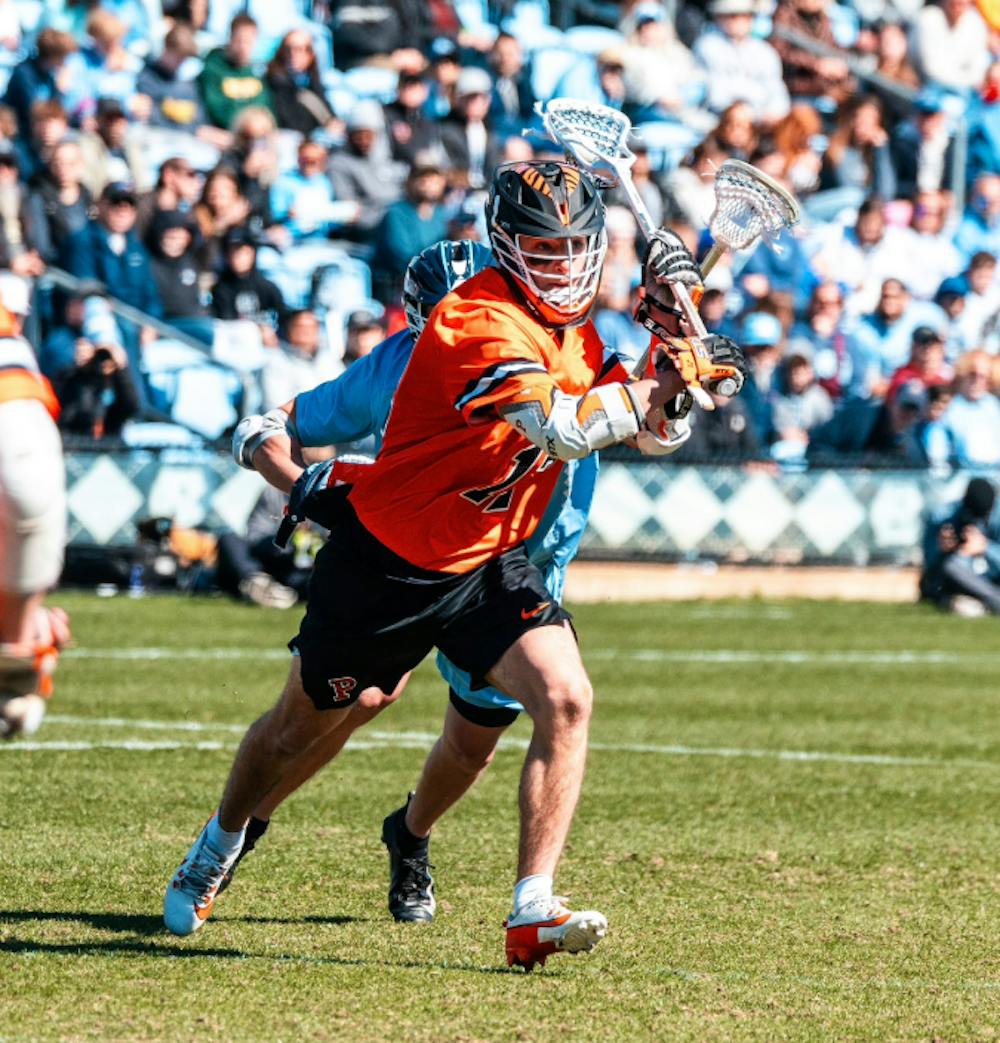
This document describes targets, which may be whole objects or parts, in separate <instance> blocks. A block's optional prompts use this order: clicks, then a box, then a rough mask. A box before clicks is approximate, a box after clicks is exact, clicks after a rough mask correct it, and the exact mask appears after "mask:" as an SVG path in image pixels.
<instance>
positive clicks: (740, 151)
mask: <svg viewBox="0 0 1000 1043" xmlns="http://www.w3.org/2000/svg"><path fill="white" fill-rule="evenodd" d="M711 136H712V139H713V140H714V141H715V143H716V144H717V145H718V146H719V148H720V150H721V151H722V152H723V153H724V154H725V155H726V156H727V157H728V158H729V159H739V160H742V161H743V162H746V161H747V160H748V159H749V158H750V157H751V156H752V155H753V154H754V152H756V151H757V144H758V141H759V135H758V133H757V123H756V121H755V120H754V114H753V107H752V106H751V105H750V103H749V102H746V101H734V102H733V103H732V105H728V106H727V107H726V108H725V109H724V110H723V111H722V113H721V114H720V115H719V122H718V125H717V126H716V128H715V129H714V130H713V131H712V135H711Z"/></svg>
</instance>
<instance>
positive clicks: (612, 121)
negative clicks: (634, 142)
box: [535, 98, 635, 188]
mask: <svg viewBox="0 0 1000 1043" xmlns="http://www.w3.org/2000/svg"><path fill="white" fill-rule="evenodd" d="M535 111H536V112H537V113H538V115H539V116H541V117H542V121H543V122H544V124H545V130H546V132H547V133H548V135H549V137H550V138H551V139H552V140H553V141H554V142H556V144H558V145H560V146H561V147H562V149H563V151H564V152H565V153H566V158H567V159H568V160H569V161H570V162H571V163H575V164H576V165H577V166H578V167H582V168H583V169H584V170H586V171H587V172H588V173H589V174H590V176H591V177H592V178H593V179H594V180H595V181H596V182H597V186H598V188H613V187H614V186H615V185H617V184H618V180H619V177H620V172H621V170H622V169H627V168H628V167H630V166H631V165H632V164H633V163H634V162H635V156H634V155H633V154H632V152H631V151H630V150H629V147H628V136H629V133H630V131H631V130H632V123H631V121H630V120H629V118H628V117H627V116H624V115H622V113H620V112H619V111H618V110H617V109H613V108H611V107H610V106H609V105H598V104H597V103H595V102H586V101H576V100H574V99H573V98H553V99H552V100H551V101H548V102H542V101H540V102H537V103H536V104H535Z"/></svg>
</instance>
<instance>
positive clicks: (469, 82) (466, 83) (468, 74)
mask: <svg viewBox="0 0 1000 1043" xmlns="http://www.w3.org/2000/svg"><path fill="white" fill-rule="evenodd" d="M492 90H493V81H492V80H491V79H490V74H489V73H488V72H487V71H486V70H485V69H478V68H476V67H475V66H469V67H468V68H467V69H463V70H462V71H461V72H460V73H459V74H458V79H457V80H456V81H455V97H456V98H464V97H465V96H466V95H468V94H489V93H490V91H492Z"/></svg>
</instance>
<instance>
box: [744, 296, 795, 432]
mask: <svg viewBox="0 0 1000 1043" xmlns="http://www.w3.org/2000/svg"><path fill="white" fill-rule="evenodd" d="M784 339H785V336H784V330H782V328H781V320H780V319H779V318H778V317H777V316H776V315H771V314H770V313H769V312H765V311H755V312H751V313H750V314H749V315H747V316H746V317H745V318H744V320H743V323H742V325H741V327H740V340H739V343H740V346H741V347H742V348H743V349H744V350H745V352H746V357H747V363H748V365H749V368H750V375H749V377H748V378H747V381H746V384H745V385H744V387H743V390H742V391H741V392H740V394H741V396H742V398H743V404H744V406H745V407H746V412H747V416H748V417H749V418H750V423H751V424H752V425H753V431H754V437H755V438H756V440H757V443H758V445H760V446H762V447H763V446H769V445H770V444H771V442H772V441H773V439H774V434H775V430H774V415H773V412H772V409H771V403H772V400H773V398H774V395H775V394H776V393H777V378H778V367H779V366H780V364H781V357H782V348H783V345H784Z"/></svg>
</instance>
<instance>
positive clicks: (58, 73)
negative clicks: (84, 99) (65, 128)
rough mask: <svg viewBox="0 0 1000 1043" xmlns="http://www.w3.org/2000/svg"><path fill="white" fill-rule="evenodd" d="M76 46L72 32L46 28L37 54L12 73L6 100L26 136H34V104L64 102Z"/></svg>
mask: <svg viewBox="0 0 1000 1043" xmlns="http://www.w3.org/2000/svg"><path fill="white" fill-rule="evenodd" d="M76 49H77V46H76V41H75V40H74V39H73V37H72V36H70V35H69V34H68V33H63V32H59V31H58V30H57V29H43V30H42V31H41V32H40V33H39V34H38V39H37V40H36V41H35V53H34V54H33V55H32V56H31V57H30V58H26V59H25V60H24V61H23V62H21V64H20V65H18V66H17V67H16V68H15V69H14V71H13V72H12V73H11V75H10V80H9V81H8V82H7V91H6V93H5V94H4V96H3V103H4V105H9V106H10V107H11V108H12V109H13V110H14V114H15V115H16V116H17V131H18V134H19V135H20V136H21V137H22V138H25V139H27V138H29V137H30V136H31V106H32V105H33V104H34V103H35V102H36V101H48V100H50V99H54V100H55V101H58V102H60V103H63V102H64V99H65V92H66V90H67V88H68V87H69V82H68V80H69V75H68V73H67V72H66V61H67V59H68V58H69V56H70V55H71V54H73V53H74V52H75V51H76Z"/></svg>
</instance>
